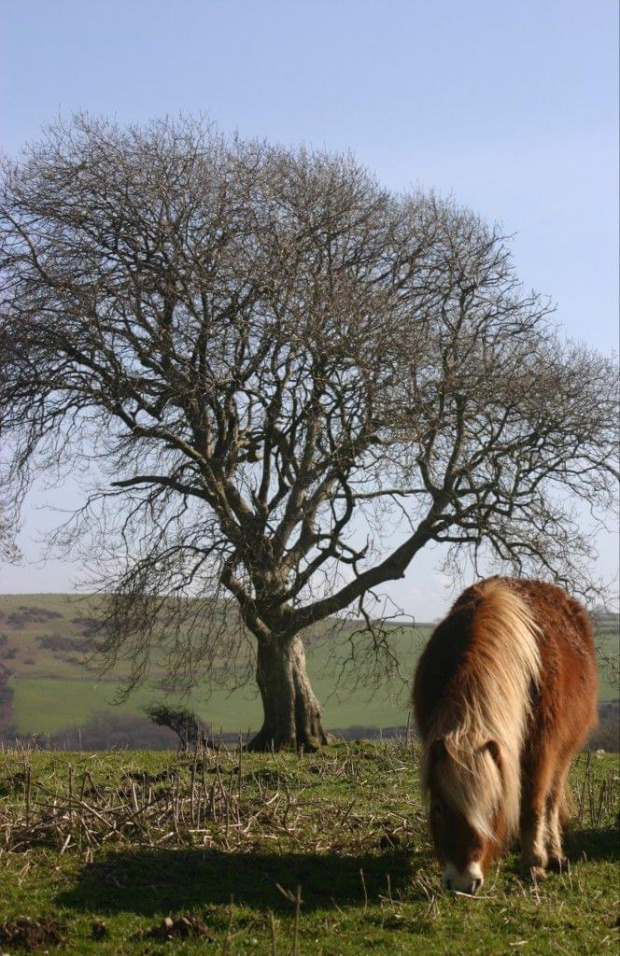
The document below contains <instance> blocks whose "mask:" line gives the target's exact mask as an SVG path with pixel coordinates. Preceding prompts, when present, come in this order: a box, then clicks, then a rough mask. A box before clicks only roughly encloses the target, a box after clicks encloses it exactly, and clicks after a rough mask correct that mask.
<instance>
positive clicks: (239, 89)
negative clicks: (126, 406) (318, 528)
mask: <svg viewBox="0 0 620 956" xmlns="http://www.w3.org/2000/svg"><path fill="white" fill-rule="evenodd" d="M0 22H1V30H0V140H1V143H2V148H3V150H4V151H5V152H7V153H8V154H10V155H17V154H18V153H19V150H20V149H21V147H22V146H23V145H24V144H25V143H26V142H27V141H29V140H36V138H37V137H38V135H39V132H40V130H41V128H42V126H43V125H44V124H46V123H48V122H50V121H53V120H54V119H55V118H58V117H62V118H64V119H70V118H71V115H72V114H73V113H74V112H76V111H78V110H86V111H88V112H89V113H91V114H93V115H105V116H109V117H115V118H116V119H117V120H118V121H119V122H120V123H130V122H144V121H146V120H148V119H149V118H152V117H158V116H162V115H164V114H168V115H171V116H176V115H178V114H179V113H186V114H198V113H202V114H203V115H206V116H207V117H209V118H210V119H211V120H214V121H215V122H216V123H217V124H218V125H219V126H220V127H221V128H222V129H223V130H224V131H227V132H232V131H235V130H236V131H238V132H239V133H240V134H241V135H242V136H244V137H260V138H265V139H267V140H270V141H272V142H279V143H287V144H288V143H291V144H294V143H305V144H307V145H310V146H315V147H322V148H327V149H329V150H333V151H344V150H350V151H352V152H353V153H354V154H355V156H356V158H357V160H358V161H360V162H361V163H363V164H365V165H366V166H368V167H369V168H370V169H372V170H374V171H375V172H376V174H377V176H378V178H379V179H380V180H381V181H382V182H383V184H384V185H386V186H388V187H390V188H391V189H393V190H395V191H400V190H406V189H409V188H412V187H417V186H421V187H423V188H427V189H430V188H432V189H435V190H436V191H437V192H438V193H439V194H440V195H443V196H447V195H452V196H454V198H455V199H456V200H457V202H458V203H459V204H461V205H465V206H469V207H471V208H472V209H474V210H476V212H478V213H479V214H480V215H481V216H482V217H483V218H484V219H486V220H487V221H489V222H497V223H499V224H500V225H501V226H502V228H503V230H504V231H505V233H506V234H510V235H512V236H513V237H514V238H513V240H512V249H513V255H514V261H515V264H516V267H517V271H518V273H519V275H520V277H521V279H522V281H523V282H524V284H525V285H526V287H528V288H530V287H531V288H535V289H536V290H538V291H539V292H543V293H547V294H549V295H550V296H551V298H552V299H553V301H554V302H555V303H556V304H557V316H556V317H557V321H558V322H559V323H560V325H561V326H562V327H563V328H564V329H565V334H566V335H567V336H568V337H570V338H572V339H575V340H579V341H581V342H583V343H586V344H588V345H591V346H593V347H595V348H597V349H599V350H601V351H603V352H605V353H606V354H610V353H611V352H612V351H614V350H617V343H618V92H617V91H618V5H617V3H616V0H542V2H541V0H536V2H533V0H520V2H519V3H498V2H497V0H492V2H491V0H470V2H468V3H464V2H462V0H436V2H435V3H433V4H431V3H429V2H428V0H175V2H171V0H166V2H163V0H148V2H147V0H122V2H120V0H88V2H87V3H84V0H80V2H76V0H54V2H53V3H52V2H49V0H19V2H17V0H0ZM74 495H75V489H74V488H73V487H72V486H71V485H70V484H69V485H67V486H65V487H61V488H55V489H51V490H50V489H48V490H44V489H41V488H40V487H39V488H38V489H37V490H36V492H35V494H34V495H33V496H32V497H31V499H30V502H29V504H28V506H27V508H26V511H25V514H24V526H23V530H22V534H21V536H20V543H21V545H22V548H23V550H24V553H25V561H24V563H23V564H22V565H21V566H19V567H12V566H8V565H0V592H2V593H8V592H22V591H23V592H28V591H29V592H33V591H42V592H44V591H59V590H70V589H71V587H72V586H73V584H74V583H76V581H77V580H78V579H79V576H80V569H79V567H77V566H76V565H73V564H71V563H70V562H69V563H66V562H65V563H62V562H59V561H55V560H52V559H49V558H48V559H45V560H44V559H42V558H41V550H40V546H39V544H38V543H37V542H38V539H39V538H40V536H41V534H42V533H43V532H44V531H45V530H46V529H48V528H50V527H51V526H53V524H54V523H55V521H57V520H58V515H57V513H56V512H54V511H53V510H52V508H51V506H53V505H55V506H61V507H64V506H67V505H71V504H72V503H73V500H72V499H73V496H74ZM599 549H600V559H599V565H598V568H597V570H598V571H599V572H600V573H601V574H602V575H603V576H605V577H607V578H611V577H613V576H614V575H615V574H616V573H617V565H618V558H617V554H618V535H617V529H614V528H612V530H611V531H610V533H609V534H607V535H602V536H601V537H600V539H599ZM437 557H438V555H437V554H436V553H427V554H425V555H424V556H423V557H422V559H421V560H420V562H419V564H416V565H415V566H414V567H412V568H411V569H410V571H409V573H408V575H407V578H406V580H405V582H403V583H402V584H401V585H399V588H398V594H397V597H398V599H399V601H400V602H401V603H402V604H404V605H406V606H407V607H408V608H411V609H412V612H413V613H415V615H416V617H417V618H418V619H420V620H424V619H431V618H434V617H437V616H438V615H440V614H442V613H443V612H444V610H445V609H446V607H447V606H448V604H449V602H450V600H451V599H452V598H453V597H454V589H453V587H454V582H450V581H447V580H445V579H444V578H443V577H442V576H441V575H439V574H437V573H436V571H435V570H434V565H435V562H436V560H437Z"/></svg>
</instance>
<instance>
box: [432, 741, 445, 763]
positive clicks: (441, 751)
mask: <svg viewBox="0 0 620 956" xmlns="http://www.w3.org/2000/svg"><path fill="white" fill-rule="evenodd" d="M447 753H448V751H447V750H446V745H445V742H444V739H443V737H437V738H436V739H435V740H433V742H432V744H431V749H430V756H431V761H432V763H439V761H440V760H443V758H444V757H445V756H446V754H447Z"/></svg>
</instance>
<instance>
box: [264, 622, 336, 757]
mask: <svg viewBox="0 0 620 956" xmlns="http://www.w3.org/2000/svg"><path fill="white" fill-rule="evenodd" d="M256 680H257V683H258V687H259V690H260V694H261V699H262V702H263V711H264V719H263V726H262V727H261V729H260V730H259V732H258V734H257V735H256V736H255V737H254V738H253V740H252V741H251V742H250V744H249V749H250V750H279V749H280V748H281V747H285V746H293V747H297V748H299V749H301V748H303V749H304V750H314V749H315V748H316V747H318V746H320V745H321V744H325V743H327V742H328V737H327V734H326V733H325V731H324V730H323V724H322V721H321V708H320V706H319V702H318V700H317V699H316V697H315V696H314V692H313V690H312V687H311V685H310V680H309V678H308V673H307V670H306V655H305V652H304V646H303V642H302V639H301V637H300V635H296V636H295V637H293V638H292V639H288V640H286V641H283V640H279V639H277V638H275V637H274V638H273V639H272V640H271V641H268V642H267V641H261V642H260V643H259V647H258V659H257V666H256Z"/></svg>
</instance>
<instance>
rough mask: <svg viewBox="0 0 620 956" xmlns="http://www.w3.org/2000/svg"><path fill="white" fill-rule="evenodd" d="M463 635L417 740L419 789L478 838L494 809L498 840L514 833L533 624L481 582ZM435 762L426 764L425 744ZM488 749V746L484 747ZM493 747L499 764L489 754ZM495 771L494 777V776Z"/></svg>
mask: <svg viewBox="0 0 620 956" xmlns="http://www.w3.org/2000/svg"><path fill="white" fill-rule="evenodd" d="M478 593H479V595H480V597H481V600H480V603H479V604H478V605H477V607H476V609H475V611H474V614H473V619H472V622H471V630H470V644H469V647H468V649H467V651H466V653H465V656H464V659H463V662H462V664H461V667H460V669H459V672H458V673H457V675H456V676H455V678H454V679H453V681H452V684H451V691H452V693H449V694H448V695H446V697H445V699H444V700H443V701H442V702H441V704H440V705H439V707H438V708H437V711H436V713H435V715H434V718H433V721H432V725H431V727H430V729H429V731H428V733H426V734H425V744H426V745H425V748H424V756H423V762H422V786H423V789H424V792H425V794H426V795H427V797H428V794H429V787H430V780H431V774H432V778H433V783H434V787H435V788H436V789H437V790H439V791H440V793H441V795H442V796H443V797H444V798H445V800H446V801H447V802H448V803H449V804H450V805H451V806H452V807H453V809H455V810H457V811H459V812H460V813H462V814H463V816H464V817H465V819H466V820H467V821H468V822H469V823H470V825H471V826H472V827H473V828H474V829H475V830H477V831H478V832H479V833H481V834H482V835H484V836H486V837H492V836H493V820H494V817H495V814H496V813H497V811H498V809H500V808H501V810H502V812H503V814H504V820H505V827H506V836H507V837H508V838H509V839H510V838H512V837H513V836H514V835H515V834H516V833H517V831H518V828H519V814H520V795H521V773H520V753H521V749H522V745H523V739H524V735H525V732H526V726H527V720H528V717H529V715H530V711H531V689H532V686H537V685H538V684H539V682H540V671H541V660H540V653H539V650H538V642H537V635H538V634H539V628H538V626H537V625H536V624H535V622H534V620H533V618H532V615H531V612H530V610H529V608H528V606H527V604H526V603H525V602H524V601H523V600H522V598H520V597H519V595H518V594H517V593H516V592H515V591H514V590H512V589H511V588H510V586H509V585H508V584H507V583H506V582H505V581H502V580H501V579H494V580H490V581H485V582H484V583H483V584H481V585H480V586H479V588H478ZM437 739H439V740H441V741H442V743H443V751H444V756H443V759H441V760H438V761H433V759H432V755H433V746H432V745H433V741H435V740H437ZM490 741H494V742H495V744H491V747H489V746H488V744H489V742H490ZM495 745H496V746H497V749H498V752H499V759H495V757H494V755H493V752H492V751H493V749H494V747H495ZM500 767H501V771H500Z"/></svg>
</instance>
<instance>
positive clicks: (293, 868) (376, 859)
mask: <svg viewBox="0 0 620 956" xmlns="http://www.w3.org/2000/svg"><path fill="white" fill-rule="evenodd" d="M360 870H361V871H363V873H364V882H362V877H361V874H360ZM411 875H412V874H411V857H410V854H409V853H406V852H401V851H393V852H391V853H385V854H383V855H381V856H372V855H361V856H354V857H338V856H336V855H329V856H328V855H326V856H320V855H318V854H311V853H310V854H303V853H300V854H293V853H285V854H277V853H272V854H270V853H222V852H221V851H219V850H189V851H184V850H178V851H174V850H136V851H122V852H118V853H110V854H109V855H108V856H106V858H105V860H102V861H96V862H94V863H90V864H88V865H87V866H86V867H84V869H83V870H82V872H81V874H80V875H79V877H78V882H77V885H75V886H74V887H73V888H72V889H70V890H68V891H66V892H64V893H62V894H61V895H60V896H58V897H57V899H56V902H57V903H58V904H59V905H61V906H67V907H70V908H73V909H79V910H84V911H88V912H91V913H100V914H112V913H120V912H130V913H135V914H139V915H144V916H148V915H153V914H156V913H161V912H173V911H175V910H179V909H187V908H191V907H192V906H202V905H208V904H228V903H229V902H230V897H231V895H233V896H234V900H235V903H236V904H238V905H244V906H248V907H251V908H256V909H272V910H275V911H277V910H287V911H290V909H291V903H290V901H289V900H287V899H286V898H285V896H284V895H283V894H282V892H280V890H279V889H278V887H277V885H276V884H280V886H281V887H282V888H283V889H285V890H288V891H289V892H291V893H293V894H295V889H296V887H297V886H301V889H302V898H303V901H304V911H306V912H307V911H308V910H314V909H332V908H336V907H338V906H342V905H351V904H353V905H363V904H364V901H365V893H364V885H365V888H366V893H367V894H368V898H369V900H376V899H377V897H378V896H379V895H384V896H385V895H389V894H390V893H391V894H392V896H393V897H394V898H397V897H398V896H399V895H400V893H401V892H402V891H403V890H404V889H405V888H406V887H408V886H409V885H410V881H411ZM388 877H389V881H388Z"/></svg>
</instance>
